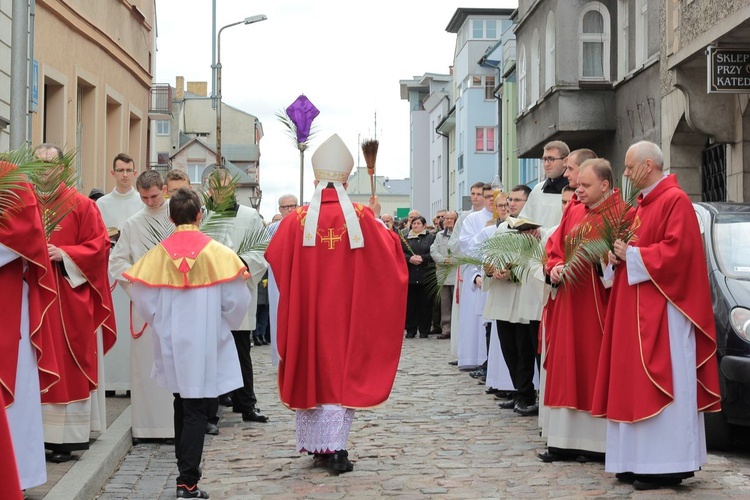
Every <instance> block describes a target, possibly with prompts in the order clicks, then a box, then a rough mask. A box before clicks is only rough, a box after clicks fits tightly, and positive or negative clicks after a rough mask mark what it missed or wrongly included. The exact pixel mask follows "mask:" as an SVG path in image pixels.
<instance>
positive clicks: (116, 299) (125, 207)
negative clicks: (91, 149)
mask: <svg viewBox="0 0 750 500" xmlns="http://www.w3.org/2000/svg"><path fill="white" fill-rule="evenodd" d="M96 206H97V207H98V208H99V212H101V214H102V220H103V221H104V225H105V226H107V228H117V229H118V230H121V229H122V226H123V224H125V221H126V220H128V219H129V218H130V217H132V216H133V215H135V214H136V213H138V212H139V211H140V210H141V209H142V208H143V202H142V201H141V197H140V194H139V193H138V191H137V190H136V189H135V188H131V190H130V191H128V192H127V193H125V194H122V193H119V192H117V190H116V189H113V190H112V191H111V192H109V193H108V194H106V195H104V196H102V197H101V198H99V199H98V200H96ZM115 285H116V284H115V281H114V280H112V281H111V286H112V287H113V290H112V306H113V307H114V313H115V322H116V324H117V341H116V342H115V345H113V346H112V348H111V349H110V350H109V352H108V353H107V354H106V356H104V379H103V380H104V384H99V387H100V388H101V389H102V390H104V389H106V390H108V391H129V390H130V384H131V381H130V349H131V337H130V335H126V334H125V333H124V332H127V331H128V328H129V325H130V314H129V312H130V298H129V297H128V296H127V295H126V294H125V292H124V291H123V290H122V289H121V288H120V287H117V286H115Z"/></svg>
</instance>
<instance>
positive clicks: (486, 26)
mask: <svg viewBox="0 0 750 500" xmlns="http://www.w3.org/2000/svg"><path fill="white" fill-rule="evenodd" d="M471 38H473V39H479V40H485V39H491V40H492V39H497V21H495V20H494V19H473V20H472V21H471Z"/></svg>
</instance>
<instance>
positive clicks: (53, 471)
mask: <svg viewBox="0 0 750 500" xmlns="http://www.w3.org/2000/svg"><path fill="white" fill-rule="evenodd" d="M130 448H131V435H130V398H129V397H126V396H115V397H108V398H107V430H106V431H105V432H103V433H102V434H100V435H98V436H96V440H95V441H93V442H92V443H91V445H90V447H89V449H88V450H86V451H84V452H83V453H81V452H73V456H74V457H78V458H77V460H70V461H68V462H64V463H60V464H56V463H53V462H49V461H48V462H47V482H46V483H44V484H42V485H40V486H37V487H35V488H31V489H29V490H26V491H25V492H24V498H26V499H28V500H42V499H45V500H53V499H60V500H63V499H64V500H70V499H73V498H75V499H89V498H95V497H96V495H97V494H98V493H99V491H100V490H101V489H102V487H103V486H104V484H105V483H106V482H107V481H108V480H109V478H110V476H111V475H112V474H113V473H114V472H115V471H116V470H117V468H118V467H119V466H120V462H121V461H122V459H123V458H124V457H125V456H126V455H127V454H128V452H129V451H130Z"/></svg>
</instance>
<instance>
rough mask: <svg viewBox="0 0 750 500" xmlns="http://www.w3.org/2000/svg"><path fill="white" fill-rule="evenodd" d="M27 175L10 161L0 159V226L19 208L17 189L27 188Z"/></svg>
mask: <svg viewBox="0 0 750 500" xmlns="http://www.w3.org/2000/svg"><path fill="white" fill-rule="evenodd" d="M28 189H29V185H28V184H27V177H26V175H25V174H24V173H23V171H21V170H20V169H19V168H17V167H16V165H15V164H14V163H12V162H8V161H3V160H0V226H2V227H5V221H6V220H8V219H10V218H11V217H13V215H14V214H15V213H16V212H17V211H18V210H19V209H20V208H21V204H22V203H23V201H22V199H21V196H19V194H18V193H19V191H22V190H28Z"/></svg>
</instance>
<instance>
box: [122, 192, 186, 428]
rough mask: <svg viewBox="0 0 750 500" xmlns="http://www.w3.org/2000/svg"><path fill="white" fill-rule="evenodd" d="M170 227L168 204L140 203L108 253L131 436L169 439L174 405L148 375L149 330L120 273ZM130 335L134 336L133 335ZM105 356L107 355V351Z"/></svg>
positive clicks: (150, 360) (151, 356)
mask: <svg viewBox="0 0 750 500" xmlns="http://www.w3.org/2000/svg"><path fill="white" fill-rule="evenodd" d="M172 228H173V225H172V223H171V222H170V220H169V204H168V203H167V202H165V203H164V204H163V205H162V206H161V207H158V208H148V207H146V206H144V205H143V204H141V211H139V212H138V213H137V214H135V215H134V216H132V217H130V218H129V219H128V220H127V221H125V223H124V224H123V226H122V228H121V230H120V239H119V240H118V241H117V244H116V245H115V247H114V248H113V249H112V252H111V253H110V256H109V273H110V277H111V278H112V279H115V280H117V282H118V284H119V285H118V287H117V289H118V290H122V291H123V293H124V294H125V296H126V297H127V299H128V301H127V307H126V308H125V311H126V312H127V315H126V316H125V318H126V319H127V321H126V322H125V325H124V326H122V327H121V326H120V324H119V319H120V318H119V317H118V327H117V328H118V333H119V334H118V342H119V338H122V337H127V338H128V339H129V340H128V343H129V345H130V349H129V353H130V357H129V359H128V372H129V373H130V387H131V389H130V409H131V418H132V433H133V437H134V438H141V439H144V438H173V437H174V408H173V397H172V393H171V392H169V391H168V390H166V389H165V388H163V387H161V386H160V385H159V384H157V383H156V380H154V379H153V378H152V377H151V370H152V367H153V365H154V343H153V342H154V340H153V335H154V331H153V329H152V328H151V327H150V326H149V325H148V323H146V322H145V321H144V320H143V319H142V318H141V317H140V315H138V313H137V312H136V311H132V317H131V307H130V297H129V295H127V293H126V292H129V290H130V283H129V282H128V281H126V280H124V279H123V277H122V273H123V272H125V271H127V270H128V269H129V268H130V267H131V266H132V265H133V264H135V263H136V262H137V261H138V260H139V259H140V258H141V257H143V256H144V255H145V254H146V252H147V251H148V250H149V249H151V248H152V247H154V246H156V244H157V243H158V241H157V240H158V239H159V237H157V236H156V235H157V234H162V235H163V236H167V234H168V233H169V231H171V229H172ZM133 335H135V336H137V337H138V338H135V339H134V338H133ZM107 356H109V354H107Z"/></svg>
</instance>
